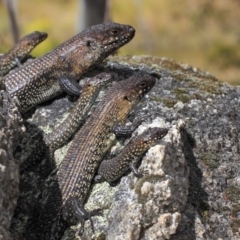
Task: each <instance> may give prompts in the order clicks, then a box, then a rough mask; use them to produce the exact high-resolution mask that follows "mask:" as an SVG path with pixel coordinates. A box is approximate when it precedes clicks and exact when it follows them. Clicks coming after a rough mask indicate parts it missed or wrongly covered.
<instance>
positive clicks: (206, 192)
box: [11, 56, 240, 240]
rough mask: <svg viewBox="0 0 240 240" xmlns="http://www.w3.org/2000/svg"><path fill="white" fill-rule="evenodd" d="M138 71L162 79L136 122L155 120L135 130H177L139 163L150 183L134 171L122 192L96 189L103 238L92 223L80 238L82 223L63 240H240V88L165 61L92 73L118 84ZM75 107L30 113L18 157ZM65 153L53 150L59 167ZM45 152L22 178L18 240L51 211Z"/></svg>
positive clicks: (50, 106)
mask: <svg viewBox="0 0 240 240" xmlns="http://www.w3.org/2000/svg"><path fill="white" fill-rule="evenodd" d="M139 70H141V71H146V72H149V73H151V74H154V75H155V76H156V77H157V83H156V85H155V86H154V88H153V89H152V90H151V91H150V92H149V94H148V95H147V96H146V97H145V98H144V99H143V101H142V102H141V103H140V104H138V106H137V107H136V108H135V110H134V111H133V112H132V114H131V116H130V121H132V119H134V117H135V116H138V115H139V114H143V115H144V114H150V117H149V116H148V117H147V118H146V121H145V122H144V123H143V124H142V126H140V127H139V129H137V131H141V128H145V127H147V126H149V125H150V124H159V125H162V126H168V127H169V129H170V131H169V134H168V135H167V136H166V137H165V138H164V139H163V140H162V141H161V142H160V144H159V145H157V146H155V147H153V148H151V149H150V150H149V151H148V153H147V154H146V155H145V157H144V158H143V160H142V161H141V164H140V169H142V170H147V171H148V172H147V173H146V174H145V176H144V177H143V178H142V179H137V178H135V177H134V176H133V175H132V173H130V172H128V173H126V175H125V176H124V177H122V178H121V180H120V181H119V182H118V183H117V184H116V186H110V185H109V184H108V183H102V184H93V188H92V190H91V194H90V196H89V198H88V201H87V203H86V208H87V209H89V210H90V209H96V208H99V207H100V208H102V209H103V210H104V211H103V216H98V217H94V218H93V221H94V226H95V234H93V233H92V231H91V228H90V224H89V221H87V222H86V223H85V232H84V234H83V235H82V236H81V237H78V236H77V234H76V232H77V229H78V228H79V225H76V226H72V227H71V228H69V229H68V230H67V231H66V232H65V235H64V237H63V239H64V240H67V239H98V240H100V239H142V240H143V239H144V240H145V239H172V240H176V239H177V240H184V239H186V240H192V239H224V240H225V239H240V232H239V231H240V230H239V229H240V220H239V219H240V180H239V179H240V178H239V169H240V144H239V128H240V114H239V112H240V100H239V99H240V88H239V87H233V86H230V85H228V84H225V83H222V82H220V81H218V80H217V79H216V78H215V77H214V76H212V75H211V74H209V73H206V72H203V71H201V70H199V69H196V68H193V67H191V66H189V65H187V64H179V63H176V62H174V61H172V60H169V59H166V58H154V57H138V56H133V57H112V58H109V59H108V60H107V61H105V63H104V64H102V65H101V66H99V67H98V69H97V70H95V71H94V72H92V73H90V74H95V73H97V72H99V71H110V72H113V73H114V74H115V80H116V81H118V80H121V79H124V78H126V77H128V76H129V75H131V74H133V72H135V71H139ZM72 104H73V103H70V102H69V101H68V100H67V99H66V98H65V97H62V98H59V99H57V100H55V101H51V102H48V103H46V104H44V106H39V107H38V108H37V109H36V111H35V112H32V113H28V114H27V115H26V116H25V119H27V120H28V122H29V123H30V124H28V126H27V133H26V136H27V139H26V138H25V139H24V141H23V142H22V143H21V144H20V150H19V151H18V152H17V153H16V155H15V156H16V158H17V159H19V161H20V162H25V161H27V160H29V159H31V156H32V154H34V151H35V150H34V145H36V144H38V142H39V141H38V140H39V139H41V131H51V130H52V129H53V127H54V125H56V124H57V123H58V122H59V121H61V120H60V119H61V118H62V116H63V114H66V113H67V112H68V109H69V107H70V106H71V105H72ZM183 123H185V127H183ZM38 134H39V137H38ZM135 134H137V132H136V133H135ZM31 142H32V144H30V143H31ZM125 144H126V143H125V142H124V143H123V141H122V140H121V141H119V142H118V144H117V147H113V149H112V151H118V150H117V148H118V147H119V146H120V147H121V146H122V145H125ZM67 147H68V145H66V146H64V147H63V148H61V149H59V150H57V151H56V152H55V157H56V160H57V162H58V164H59V162H60V161H61V159H62V158H63V156H64V154H65V152H66V149H67ZM38 150H39V148H38ZM35 153H36V152H35ZM35 155H36V154H35ZM39 156H41V159H40V161H39V164H38V165H37V166H33V167H32V168H30V169H27V170H25V171H24V172H23V173H22V174H21V180H20V200H19V203H21V204H18V207H17V211H15V215H14V218H13V221H12V228H11V229H12V233H13V238H14V239H20V238H21V236H23V235H24V232H25V231H26V229H27V228H28V224H29V223H30V222H31V221H32V220H34V218H35V214H36V215H37V214H38V212H40V211H41V207H42V206H44V196H45V195H47V192H46V190H44V191H43V192H41V191H42V190H43V189H44V187H43V186H44V184H45V181H46V179H47V175H48V173H49V172H50V171H51V170H53V169H54V167H55V166H52V168H50V167H48V168H47V170H46V169H45V168H44V166H46V163H47V161H46V160H47V156H45V155H44V154H43V155H41V154H39ZM47 166H48V165H47ZM29 202H30V203H31V204H29ZM38 202H40V203H38Z"/></svg>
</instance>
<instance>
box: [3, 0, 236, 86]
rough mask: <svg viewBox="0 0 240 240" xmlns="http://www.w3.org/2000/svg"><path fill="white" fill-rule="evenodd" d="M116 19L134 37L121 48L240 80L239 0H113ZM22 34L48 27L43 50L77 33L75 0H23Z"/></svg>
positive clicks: (6, 40) (7, 40)
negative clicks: (133, 30) (129, 27)
mask: <svg viewBox="0 0 240 240" xmlns="http://www.w3.org/2000/svg"><path fill="white" fill-rule="evenodd" d="M112 5H113V10H112V18H113V21H116V22H120V23H128V24H131V25H132V26H134V27H135V28H136V30H137V32H136V37H135V38H134V40H133V41H132V42H131V43H129V44H128V45H127V46H125V47H124V48H122V49H121V51H120V53H121V54H148V55H156V56H165V57H169V58H172V59H175V60H177V61H180V62H187V63H190V64H192V65H194V66H196V67H199V68H201V69H203V70H205V71H209V72H212V73H213V74H214V75H216V76H217V77H218V78H220V79H221V80H223V81H227V82H231V83H234V84H240V77H239V76H240V67H239V66H240V48H239V42H240V28H239V22H240V10H239V9H240V8H239V7H240V3H239V1H237V0H229V1H208V0H203V1H191V0H179V1H177V2H176V1H175V0H168V1H163V0H157V1H153V0H152V1H151V0H121V1H119V0H113V4H112ZM18 7H19V8H18V9H19V22H20V26H21V35H24V34H27V33H29V32H31V31H34V30H39V31H46V32H48V33H49V37H48V40H46V42H45V43H42V44H41V45H40V46H39V47H38V48H37V49H36V50H35V51H34V54H35V55H37V56H39V55H41V54H43V53H45V52H46V51H49V50H51V49H52V48H53V47H55V46H56V45H57V44H59V43H60V42H62V41H64V40H66V39H68V38H70V37H71V36H73V35H74V34H75V33H76V25H77V23H76V19H77V1H66V0H61V1H60V0H58V1H57V0H52V1H46V0H41V1H40V0H35V1H31V0H21V1H19V6H18ZM0 16H1V22H0V52H1V51H7V49H8V48H10V47H11V44H12V43H11V36H10V30H9V25H8V18H7V15H6V12H5V9H4V7H3V3H2V1H0Z"/></svg>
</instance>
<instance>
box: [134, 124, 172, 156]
mask: <svg viewBox="0 0 240 240" xmlns="http://www.w3.org/2000/svg"><path fill="white" fill-rule="evenodd" d="M167 133H168V129H166V128H158V127H154V128H148V129H147V130H145V131H144V132H143V133H142V134H140V135H138V136H137V137H136V138H134V139H132V140H131V142H130V143H131V144H132V145H133V147H134V149H135V152H136V153H137V152H138V151H140V152H144V151H146V150H148V149H149V148H150V147H152V146H154V145H156V144H157V143H158V141H159V140H160V139H162V138H163V137H165V136H166V135H167Z"/></svg>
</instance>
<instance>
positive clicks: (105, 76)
mask: <svg viewBox="0 0 240 240" xmlns="http://www.w3.org/2000/svg"><path fill="white" fill-rule="evenodd" d="M111 80H112V74H110V73H106V72H103V73H99V74H97V75H96V76H94V77H93V78H90V79H88V81H87V83H88V84H89V85H91V86H103V85H105V84H107V83H109V82H111Z"/></svg>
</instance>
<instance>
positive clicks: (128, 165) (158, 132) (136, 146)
mask: <svg viewBox="0 0 240 240" xmlns="http://www.w3.org/2000/svg"><path fill="white" fill-rule="evenodd" d="M167 133H168V129H166V128H159V127H154V128H148V129H146V130H145V131H144V132H143V133H142V134H140V135H139V136H136V137H135V138H133V139H131V140H130V141H129V143H128V144H127V145H126V146H125V147H124V150H123V151H122V152H121V153H120V154H118V155H117V156H116V157H114V158H112V159H108V160H104V161H102V163H101V164H100V166H99V169H98V175H97V176H96V177H95V180H97V181H101V180H106V181H108V182H113V181H115V180H117V179H118V178H120V177H121V176H122V175H123V174H124V173H125V172H126V171H127V170H128V169H131V171H132V172H133V173H134V175H135V176H136V177H141V176H142V174H141V173H140V172H138V171H137V169H136V168H135V165H136V164H137V162H138V160H139V159H140V157H141V156H142V155H143V154H144V152H146V151H147V150H148V149H149V148H150V147H152V146H154V145H155V144H157V142H158V141H159V140H160V139H162V138H163V137H164V136H166V134H167Z"/></svg>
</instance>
